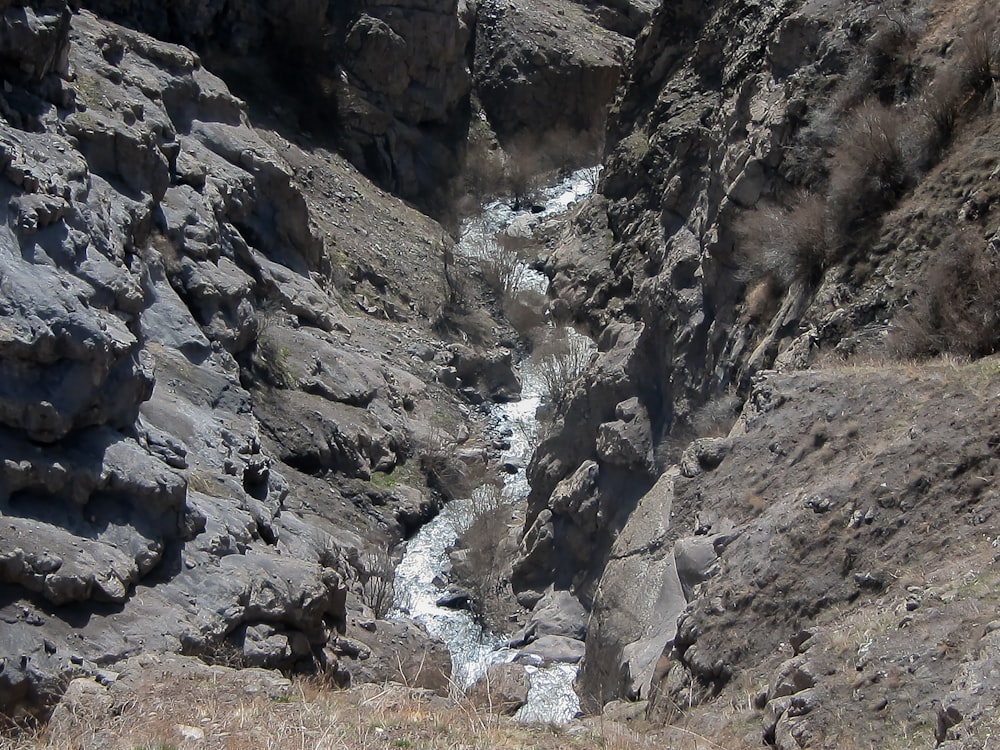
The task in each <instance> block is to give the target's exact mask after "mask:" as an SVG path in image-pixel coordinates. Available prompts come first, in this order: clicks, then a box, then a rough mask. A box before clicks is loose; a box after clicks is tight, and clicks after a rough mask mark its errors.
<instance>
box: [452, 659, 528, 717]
mask: <svg viewBox="0 0 1000 750" xmlns="http://www.w3.org/2000/svg"><path fill="white" fill-rule="evenodd" d="M529 687H530V681H529V679H528V673H527V672H526V671H525V669H524V667H523V666H521V665H520V664H493V665H491V666H490V667H489V669H487V670H486V674H485V675H483V676H482V677H480V678H479V679H478V680H477V681H476V682H475V683H474V684H473V685H472V687H470V688H469V689H468V690H466V691H465V695H466V697H467V698H468V699H469V700H470V701H471V702H472V703H473V705H476V706H480V707H481V708H486V709H489V710H490V711H492V712H495V713H501V714H507V715H508V716H513V715H514V714H515V713H517V710H518V709H519V708H520V707H521V706H523V705H524V704H525V703H527V702H528V689H529Z"/></svg>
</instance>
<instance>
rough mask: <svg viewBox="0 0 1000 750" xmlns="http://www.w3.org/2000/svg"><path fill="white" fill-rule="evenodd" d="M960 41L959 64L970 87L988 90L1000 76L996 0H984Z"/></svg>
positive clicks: (967, 85)
mask: <svg viewBox="0 0 1000 750" xmlns="http://www.w3.org/2000/svg"><path fill="white" fill-rule="evenodd" d="M958 44H959V47H958V49H959V52H958V66H959V69H960V70H961V71H962V73H963V78H964V82H965V85H966V87H968V88H969V89H971V90H973V91H976V92H978V93H980V94H985V93H986V92H988V91H989V90H990V88H992V86H993V84H994V82H995V81H996V80H997V79H998V78H1000V13H998V11H997V8H996V6H995V4H994V3H993V2H983V3H980V6H979V8H978V11H977V13H976V14H975V15H974V16H972V17H971V18H970V20H969V25H968V28H966V29H964V30H963V34H962V36H961V37H960V38H959V42H958Z"/></svg>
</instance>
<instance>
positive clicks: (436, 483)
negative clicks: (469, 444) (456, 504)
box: [420, 432, 486, 502]
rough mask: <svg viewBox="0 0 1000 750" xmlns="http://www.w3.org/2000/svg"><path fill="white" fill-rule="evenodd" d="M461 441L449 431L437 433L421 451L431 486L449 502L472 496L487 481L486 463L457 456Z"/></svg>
mask: <svg viewBox="0 0 1000 750" xmlns="http://www.w3.org/2000/svg"><path fill="white" fill-rule="evenodd" d="M457 446H458V444H457V442H456V441H455V440H454V439H453V438H451V437H450V436H448V435H447V434H446V433H441V432H434V433H433V434H432V435H431V436H430V438H429V439H428V444H427V445H426V446H425V448H424V450H423V452H422V453H421V454H420V468H421V470H422V471H423V472H424V475H425V476H426V477H427V486H428V487H430V488H431V489H433V490H435V491H436V492H437V493H438V494H440V495H441V497H442V498H443V499H444V500H445V502H451V501H453V500H457V499H459V498H463V497H469V496H470V495H471V494H472V492H473V490H475V488H476V487H478V486H479V485H481V484H482V483H483V479H484V477H485V476H486V465H485V463H483V464H482V465H478V464H477V465H473V464H471V463H469V462H467V461H463V460H461V459H460V458H459V457H457V456H456V448H457Z"/></svg>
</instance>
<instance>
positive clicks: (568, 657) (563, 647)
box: [515, 635, 584, 666]
mask: <svg viewBox="0 0 1000 750" xmlns="http://www.w3.org/2000/svg"><path fill="white" fill-rule="evenodd" d="M583 654H584V645H583V642H582V641H578V640H577V639H576V638H566V637H565V636H561V635H543V636H541V637H540V638H537V639H536V640H534V641H532V642H531V643H529V644H528V645H527V646H525V647H524V648H522V649H521V650H520V651H518V654H517V656H516V657H515V660H516V661H518V662H523V663H525V664H535V665H539V666H544V665H549V664H553V663H565V664H576V663H577V662H578V661H580V660H581V659H582V658H583Z"/></svg>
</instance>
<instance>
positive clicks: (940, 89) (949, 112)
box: [917, 64, 964, 167]
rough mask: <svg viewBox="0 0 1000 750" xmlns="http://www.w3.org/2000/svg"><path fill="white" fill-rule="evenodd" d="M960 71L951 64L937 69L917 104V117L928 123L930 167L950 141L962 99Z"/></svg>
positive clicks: (927, 145)
mask: <svg viewBox="0 0 1000 750" xmlns="http://www.w3.org/2000/svg"><path fill="white" fill-rule="evenodd" d="M963 92H964V81H963V75H962V71H961V70H959V69H958V68H957V67H955V66H954V65H950V64H945V65H942V66H941V67H940V68H938V70H937V72H936V73H935V76H934V79H933V80H932V81H931V83H930V85H929V86H927V88H926V89H925V90H924V92H923V94H922V95H921V97H920V99H919V101H918V104H917V106H918V108H919V113H920V115H921V116H922V117H923V118H924V119H925V120H926V121H927V123H928V125H929V127H928V129H927V132H926V157H927V160H926V162H925V163H924V164H923V165H922V166H924V167H928V166H930V164H931V163H932V162H933V161H935V160H936V159H937V158H938V157H939V156H940V155H941V152H942V151H943V150H944V148H945V146H946V145H947V144H948V143H949V142H950V141H951V138H952V136H953V135H954V133H955V124H956V122H957V120H958V115H959V112H960V111H961V108H962V100H963V98H964V93H963Z"/></svg>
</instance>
